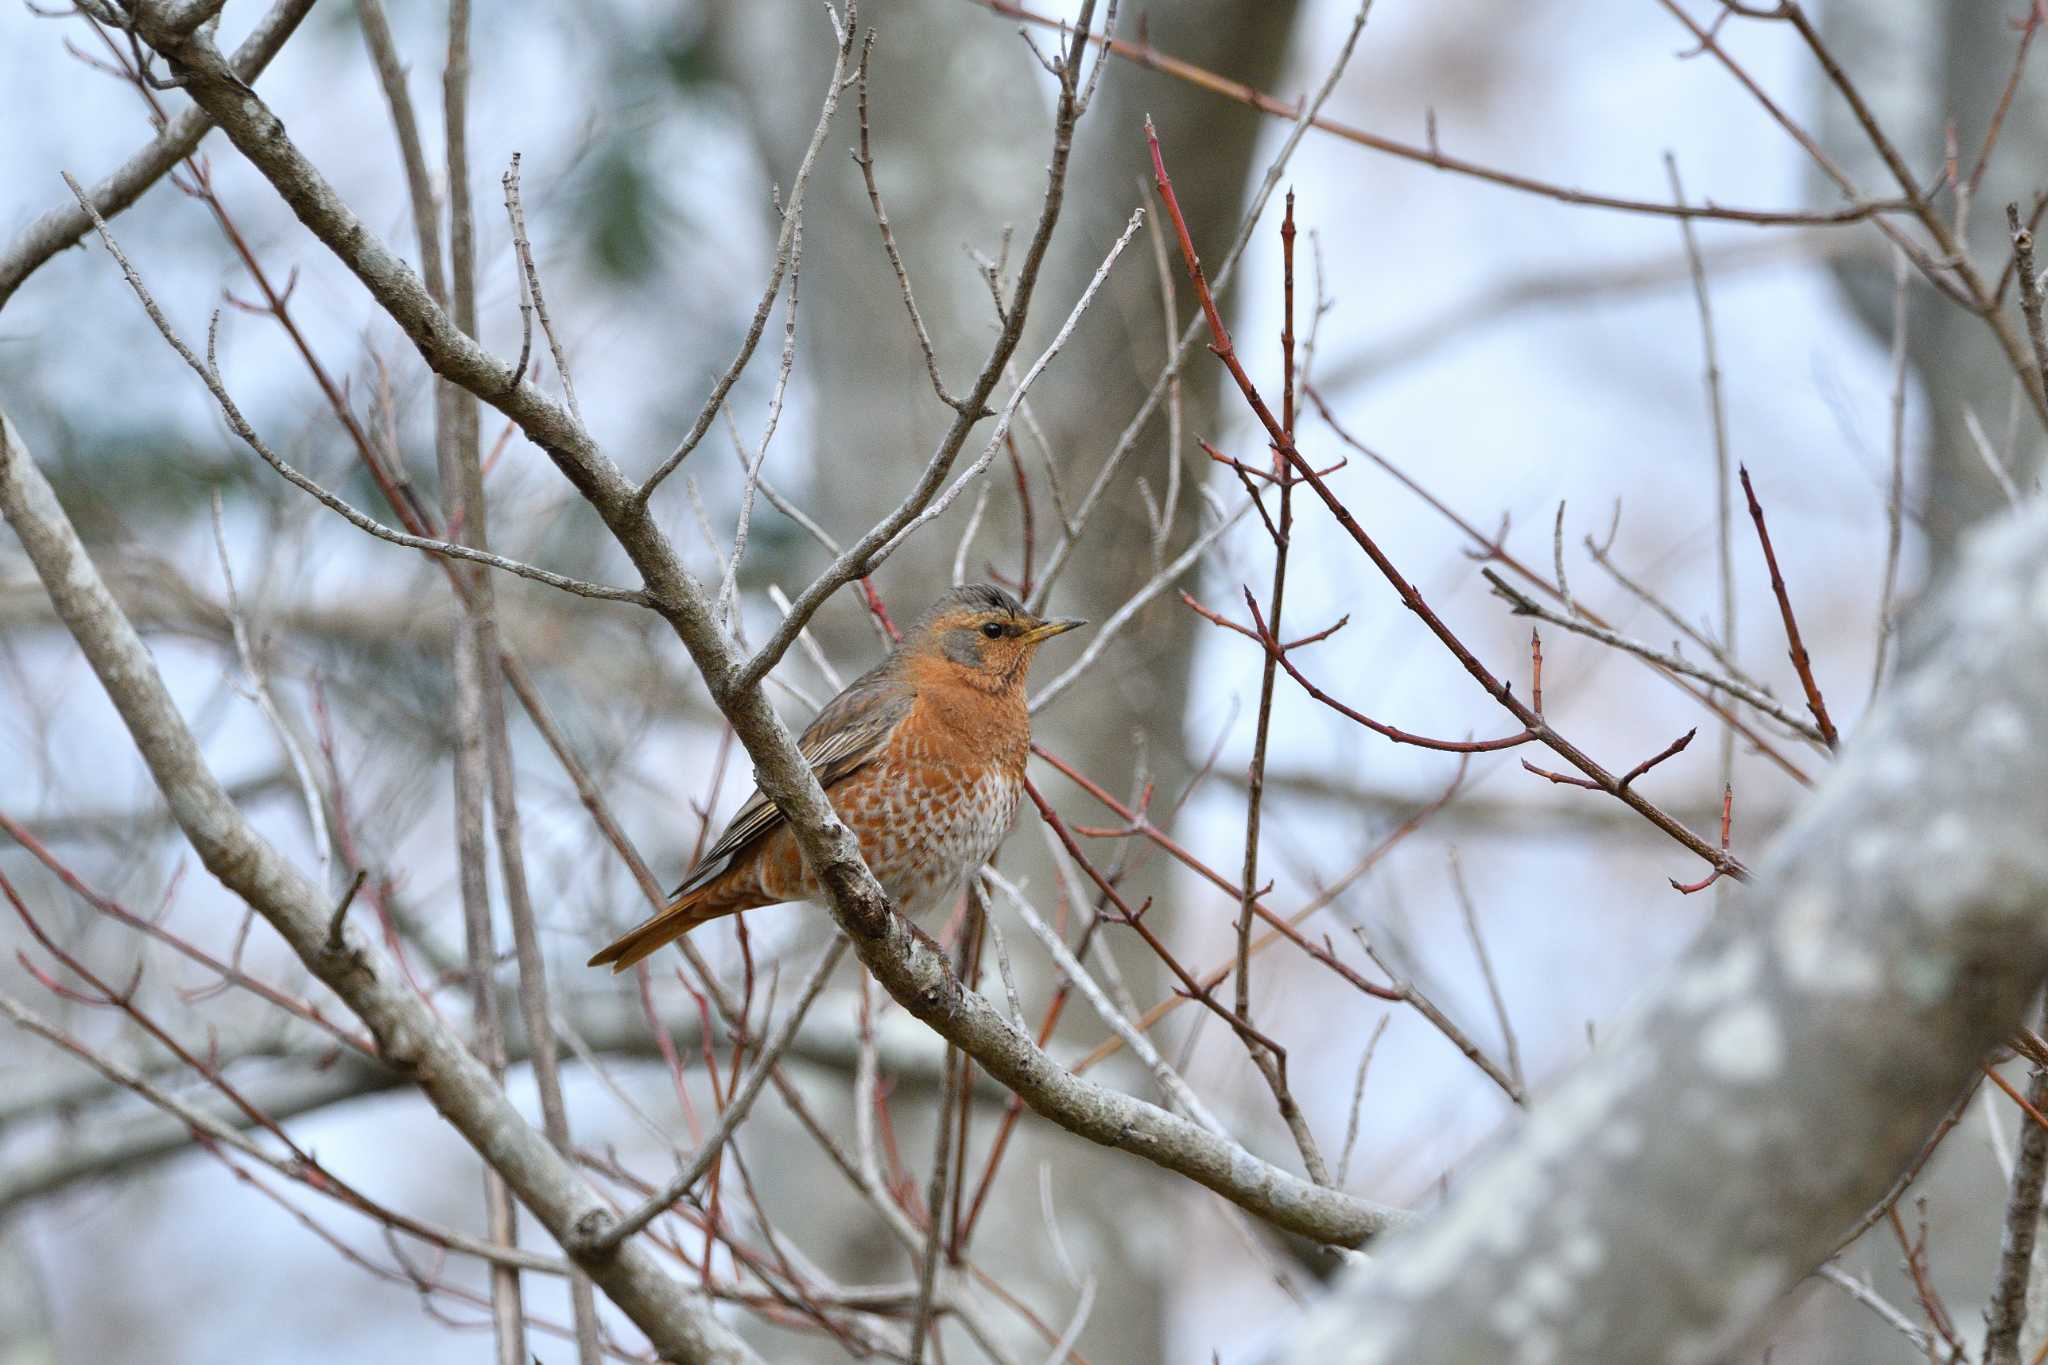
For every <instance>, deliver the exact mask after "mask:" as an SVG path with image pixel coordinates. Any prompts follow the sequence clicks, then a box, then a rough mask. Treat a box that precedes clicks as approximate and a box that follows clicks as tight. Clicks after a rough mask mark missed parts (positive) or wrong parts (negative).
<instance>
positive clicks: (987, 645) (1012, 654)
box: [903, 583, 1088, 692]
mask: <svg viewBox="0 0 2048 1365" xmlns="http://www.w3.org/2000/svg"><path fill="white" fill-rule="evenodd" d="M1087 624H1088V623H1087V622H1086V621H1077V620H1074V619H1072V618H1066V617H1062V618H1056V619H1050V620H1049V619H1047V618H1045V617H1042V616H1038V615H1035V614H1034V613H1033V612H1032V611H1031V610H1030V609H1029V608H1027V607H1025V605H1024V604H1023V603H1021V602H1019V601H1018V600H1017V599H1016V598H1014V597H1012V596H1011V595H1010V594H1009V593H1007V592H1005V591H1003V589H1001V588H998V587H996V586H995V585H994V584H991V583H966V584H962V585H961V586H960V587H957V588H955V589H953V590H952V591H951V592H949V593H947V594H946V595H945V596H944V597H941V598H940V599H939V600H938V601H936V602H934V603H933V604H932V605H931V607H930V608H928V609H927V610H926V611H925V613H924V615H923V616H921V617H919V618H918V620H917V624H916V625H914V626H912V627H911V629H910V633H909V634H908V635H906V636H905V637H904V640H903V651H904V654H905V655H906V656H907V657H908V658H909V659H911V660H914V661H915V662H916V664H917V665H918V666H919V667H922V668H930V669H938V670H943V671H944V673H946V674H949V675H951V676H952V677H954V678H955V679H957V680H959V681H962V682H966V683H969V684H971V685H973V686H975V687H978V688H980V689H981V690H983V691H985V692H1007V691H1012V690H1015V689H1018V688H1021V687H1022V686H1023V685H1024V676H1025V674H1026V673H1027V672H1028V671H1029V670H1030V667H1031V656H1032V655H1034V654H1036V653H1037V652H1038V647H1039V646H1040V645H1042V644H1044V643H1045V642H1046V641H1047V640H1050V639H1051V638H1052V637H1053V636H1055V635H1064V634H1066V633H1067V632H1068V631H1070V630H1073V629H1076V628H1077V627H1080V626H1085V625H1087Z"/></svg>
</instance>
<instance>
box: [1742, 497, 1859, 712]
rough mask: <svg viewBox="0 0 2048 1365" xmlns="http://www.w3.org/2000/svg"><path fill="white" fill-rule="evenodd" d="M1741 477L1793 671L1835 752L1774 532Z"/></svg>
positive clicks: (1808, 708)
mask: <svg viewBox="0 0 2048 1365" xmlns="http://www.w3.org/2000/svg"><path fill="white" fill-rule="evenodd" d="M1737 470H1738V472H1739V473H1740V474H1741V476H1742V495H1743V496H1744V497H1746V498H1748V499H1749V518H1750V520H1751V521H1754V522H1755V523H1756V538H1757V540H1758V542H1759V543H1761V544H1762V545H1763V547H1764V563H1765V564H1766V565H1768V566H1769V568H1770V571H1771V591H1772V592H1774V593H1776V594H1777V595H1778V611H1779V613H1780V614H1781V615H1783V616H1784V618H1785V639H1786V641H1787V642H1788V643H1789V645H1790V647H1791V654H1792V669H1793V671H1794V672H1795V673H1797V674H1798V675H1799V686H1800V687H1801V688H1803V689H1805V692H1806V709H1807V710H1809V711H1811V712H1813V723H1814V724H1815V725H1817V726H1819V727H1820V736H1821V739H1822V740H1824V741H1825V742H1826V743H1827V746H1828V748H1830V749H1833V748H1836V747H1838V746H1839V745H1840V743H1841V736H1840V735H1838V734H1836V733H1835V723H1834V721H1832V720H1830V719H1829V718H1828V707H1827V703H1826V702H1824V701H1822V700H1821V695H1820V685H1819V684H1818V683H1816V682H1814V680H1813V661H1812V660H1811V659H1809V658H1807V656H1806V645H1805V644H1804V643H1803V642H1802V641H1801V640H1800V638H1799V622H1798V620H1797V619H1795V618H1794V617H1793V615H1792V599H1791V597H1790V596H1788V595H1787V594H1786V592H1785V577H1784V575H1783V574H1781V573H1779V572H1778V555H1777V551H1775V550H1773V549H1772V548H1771V533H1770V531H1769V530H1767V529H1766V528H1765V526H1764V509H1763V505H1762V504H1761V503H1759V502H1758V501H1757V500H1756V489H1755V488H1753V487H1751V486H1750V482H1749V469H1748V467H1747V466H1737Z"/></svg>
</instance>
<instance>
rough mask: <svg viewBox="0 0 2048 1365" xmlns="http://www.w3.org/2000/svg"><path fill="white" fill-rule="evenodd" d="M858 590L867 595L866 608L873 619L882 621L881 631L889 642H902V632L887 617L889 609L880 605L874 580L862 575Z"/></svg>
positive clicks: (893, 643)
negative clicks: (871, 613) (872, 615)
mask: <svg viewBox="0 0 2048 1365" xmlns="http://www.w3.org/2000/svg"><path fill="white" fill-rule="evenodd" d="M860 590H861V592H862V593H863V594H865V595H866V597H867V600H868V610H869V611H871V612H873V613H874V617H875V619H876V620H877V621H879V622H881V623H882V632H883V633H884V634H885V635H887V636H888V637H889V643H890V644H892V645H900V644H902V643H903V632H902V631H900V630H898V629H896V623H895V622H894V621H891V620H890V619H889V609H888V608H887V607H885V606H883V605H882V595H881V594H880V593H878V592H876V591H875V581H874V580H873V579H872V578H868V577H866V576H865V575H863V576H862V578H861V580H860Z"/></svg>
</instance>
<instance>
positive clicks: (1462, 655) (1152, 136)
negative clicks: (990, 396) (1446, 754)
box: [1145, 120, 1749, 881]
mask: <svg viewBox="0 0 2048 1365" xmlns="http://www.w3.org/2000/svg"><path fill="white" fill-rule="evenodd" d="M1145 140H1146V142H1147V144H1148V145H1149V147H1150V148H1151V152H1152V169H1153V172H1154V175H1155V176H1156V178H1157V182H1158V186H1159V197H1160V199H1161V200H1162V201H1163V202H1164V203H1165V205H1166V211H1167V214H1168V216H1170V217H1171V218H1172V219H1173V228H1174V232H1175V234H1176V235H1177V236H1178V237H1179V239H1180V249H1181V257H1182V259H1183V260H1184V261H1185V262H1186V264H1187V270H1188V278H1189V280H1190V281H1192V282H1193V284H1194V287H1195V294H1196V297H1197V298H1199V299H1200V300H1201V304H1202V312H1203V315H1204V316H1205V317H1206V318H1207V320H1208V323H1209V333H1210V336H1211V337H1212V338H1213V340H1212V342H1211V344H1210V347H1209V349H1210V350H1211V351H1213V352H1215V354H1216V358H1217V359H1218V360H1221V361H1222V362H1223V365H1224V368H1226V369H1227V370H1229V371H1230V377H1231V378H1232V379H1233V380H1234V381H1236V383H1237V387H1238V390H1239V391H1240V392H1241V393H1242V394H1243V395H1244V399H1245V402H1246V403H1247V404H1249V405H1250V407H1251V410H1252V412H1253V414H1254V415H1255V416H1257V417H1258V419H1259V422H1260V424H1261V425H1262V426H1264V427H1265V429H1266V435H1267V438H1268V439H1269V440H1270V441H1271V442H1272V445H1273V448H1274V449H1275V450H1276V451H1277V452H1278V453H1279V454H1280V455H1281V456H1282V457H1283V458H1284V459H1285V460H1286V461H1287V462H1288V463H1289V464H1291V465H1293V466H1294V468H1295V471H1296V472H1297V473H1299V474H1300V475H1301V478H1302V480H1303V481H1304V482H1306V483H1307V484H1308V486H1309V487H1310V488H1312V489H1314V490H1315V493H1316V496H1317V497H1318V498H1320V499H1321V500H1322V502H1323V505H1324V506H1325V507H1327V508H1328V509H1329V511H1330V515H1331V516H1333V517H1335V518H1336V519H1337V524H1338V525H1339V526H1341V527H1343V528H1344V531H1345V533H1346V534H1348V535H1349V536H1350V537H1351V539H1352V540H1353V541H1354V542H1355V543H1356V544H1357V545H1358V547H1359V549H1361V550H1363V551H1364V552H1365V554H1366V557H1367V558H1369V559H1371V560H1372V562H1373V565H1374V566H1375V567H1376V568H1378V569H1379V571H1380V573H1381V574H1382V575H1383V576H1384V577H1385V578H1386V580H1387V582H1388V583H1389V584H1391V585H1392V586H1393V588H1394V591H1395V592H1396V593H1397V594H1399V595H1400V598H1401V601H1402V604H1403V605H1405V606H1406V607H1407V608H1408V609H1409V610H1410V611H1412V612H1414V613H1415V614H1416V616H1417V617H1419V618H1421V620H1422V623H1423V624H1424V625H1425V626H1427V627H1428V628H1429V631H1430V633H1431V634H1432V635H1435V636H1436V638H1437V639H1438V640H1439V641H1440V642H1441V643H1442V644H1443V646H1444V648H1445V649H1447V650H1449V651H1450V652H1451V656H1452V657H1453V658H1455V659H1456V660H1457V661H1458V662H1459V664H1461V665H1462V666H1463V667H1464V669H1465V671H1466V672H1467V673H1469V674H1471V675H1472V678H1473V679H1474V681H1476V682H1478V684H1479V685H1480V686H1481V687H1483V688H1485V689H1486V691H1487V693H1488V694H1489V695H1491V696H1492V697H1493V699H1494V700H1495V701H1496V702H1498V703H1499V704H1500V705H1501V707H1502V708H1503V709H1505V710H1506V711H1507V712H1508V714H1510V715H1512V716H1513V717H1514V718H1515V719H1516V720H1519V721H1520V722H1522V725H1523V728H1524V729H1527V730H1529V731H1531V732H1533V733H1534V734H1535V736H1536V738H1537V739H1538V740H1540V741H1541V742H1542V743H1543V744H1545V745H1547V746H1548V747H1549V748H1550V749H1551V750H1552V751H1553V752H1555V753H1556V754H1557V755H1558V756H1559V757H1561V758H1563V759H1564V760H1565V761H1566V762H1567V763H1570V764H1571V765H1572V766H1573V767H1574V768H1577V769H1578V770H1579V771H1580V772H1582V773H1584V774H1585V775H1586V776H1587V777H1590V778H1592V779H1593V781H1594V782H1595V783H1597V784H1598V785H1599V787H1600V789H1601V790H1602V791H1605V792H1607V793H1609V794H1610V795H1612V796H1614V797H1616V798H1617V799H1618V800H1620V801H1621V802H1622V803H1623V804H1625V805H1627V806H1628V807H1629V808H1630V809H1631V810H1633V811H1635V812H1636V813H1637V814H1639V815H1641V816H1642V817H1643V818H1644V819H1646V820H1648V821H1649V822H1650V823H1651V824H1653V825H1655V826H1656V827H1657V828H1659V829H1661V830H1663V831H1664V832H1665V833H1666V834H1668V835H1670V836H1671V837H1672V838H1673V839H1676V840H1677V841H1678V842H1679V843H1681V844H1683V845H1684V846H1685V847H1686V848H1688V849H1690V850H1691V851H1692V852H1693V853H1694V854H1696V855H1698V856H1699V857H1700V858H1702V859H1705V860H1706V862H1707V863H1708V865H1709V866H1711V867H1713V868H1714V869H1715V871H1716V872H1717V873H1721V874H1724V875H1727V876H1732V877H1734V878H1736V879H1737V880H1738V881H1747V880H1748V879H1749V870H1748V869H1747V868H1746V867H1744V866H1743V865H1742V863H1741V862H1740V861H1739V860H1737V859H1735V858H1734V857H1732V856H1731V855H1730V854H1729V853H1728V851H1727V849H1725V848H1722V849H1718V850H1717V849H1715V848H1714V847H1713V846H1712V845H1711V844H1709V843H1707V841H1706V840H1704V839H1702V838H1701V837H1700V836H1699V835H1697V834H1695V833H1694V832H1693V831H1691V830H1690V829H1687V828H1686V827H1685V825H1683V824H1682V823H1680V822H1679V821H1678V820H1677V819H1675V818H1673V817H1672V816H1671V815H1669V814H1668V813H1666V812H1665V811H1663V810H1662V809H1660V808H1659V807H1658V806H1656V805H1655V804H1653V803H1652V802H1649V801H1646V800H1644V799H1643V798H1642V797H1641V796H1640V795H1638V794H1637V793H1636V791H1635V790H1634V789H1633V788H1631V787H1624V786H1622V785H1621V782H1620V780H1619V779H1617V778H1616V777H1615V776H1614V775H1613V774H1612V773H1609V772H1608V771H1607V770H1606V769H1605V768H1603V767H1601V766H1600V765H1599V764H1598V763H1595V762H1594V761H1593V759H1592V758H1591V757H1589V756H1588V755H1587V754H1586V753H1585V752H1584V751H1583V750H1581V749H1579V747H1578V746H1577V745H1574V744H1572V743H1570V742H1569V741H1567V740H1565V739H1564V738H1562V737H1561V736H1559V735H1558V734H1556V733H1555V732H1554V731H1552V730H1551V729H1550V727H1549V726H1548V725H1547V724H1545V722H1544V720H1543V717H1542V716H1540V715H1538V714H1537V713H1536V712H1535V711H1534V710H1533V709H1531V708H1530V707H1529V706H1528V705H1527V704H1525V703H1524V702H1523V701H1521V700H1520V699H1519V698H1517V697H1516V696H1515V695H1514V693H1513V689H1512V688H1511V687H1510V686H1509V685H1508V684H1507V683H1505V682H1503V681H1501V680H1500V679H1499V678H1496V677H1495V676H1494V675H1493V674H1492V673H1491V672H1489V671H1488V670H1487V667H1486V665H1485V664H1483V663H1481V662H1480V661H1479V658H1478V656H1477V655H1475V654H1473V653H1472V651H1471V650H1470V649H1469V648H1467V647H1466V645H1465V642H1464V641H1463V640H1461V639H1459V638H1458V636H1457V634H1456V633H1455V632H1453V631H1452V630H1451V628H1450V627H1449V626H1447V625H1445V624H1444V622H1443V620H1442V618H1440V617H1439V616H1438V615H1437V614H1436V613H1435V612H1434V611H1433V610H1431V609H1430V606H1429V604H1428V603H1427V602H1425V601H1424V600H1423V597H1422V594H1421V592H1419V591H1418V590H1417V589H1416V587H1415V585H1414V584H1413V583H1411V582H1409V581H1408V580H1407V579H1406V578H1404V577H1402V575H1401V572H1400V570H1399V569H1397V568H1396V567H1395V566H1394V562H1393V561H1392V560H1391V559H1389V558H1388V557H1387V555H1386V552H1385V551H1383V550H1381V549H1380V547H1379V545H1378V543H1377V542H1375V541H1374V540H1373V538H1372V537H1371V536H1369V535H1367V534H1366V532H1365V528H1364V527H1362V526H1360V525H1359V524H1358V519H1357V518H1356V517H1354V516H1352V515H1351V510H1350V509H1349V508H1348V507H1346V506H1345V505H1344V503H1343V501H1342V500H1341V499H1339V498H1338V497H1337V495H1336V494H1335V493H1334V492H1332V491H1331V489H1330V486H1329V484H1327V483H1326V482H1324V481H1323V479H1322V477H1321V476H1320V475H1319V474H1317V473H1316V471H1315V468H1314V466H1312V465H1311V464H1310V463H1309V462H1308V461H1307V460H1305V459H1303V458H1302V455H1301V452H1300V451H1299V450H1297V449H1295V446H1294V440H1293V438H1292V437H1291V436H1290V435H1289V434H1288V433H1287V431H1286V430H1285V429H1284V428H1283V427H1282V426H1281V425H1280V423H1279V421H1278V420H1277V419H1275V417H1274V416H1273V413H1272V410H1271V409H1269V408H1268V407H1267V406H1266V401H1265V399H1264V398H1262V397H1261V396H1260V395H1259V390H1258V387H1257V386H1256V385H1254V384H1253V383H1252V381H1251V376H1249V375H1247V374H1246V373H1245V369H1244V365H1243V364H1242V363H1241V362H1240V361H1239V360H1238V358H1237V351H1236V348H1235V347H1234V346H1232V344H1231V340H1230V332H1229V329H1228V328H1226V327H1225V326H1224V325H1223V317H1222V315H1221V314H1220V313H1219V312H1217V309H1216V298H1215V295H1214V294H1213V293H1211V292H1210V289H1209V281H1208V279H1207V277H1206V276H1205V275H1204V274H1203V272H1202V264H1201V261H1200V259H1199V258H1198V257H1197V256H1196V255H1195V244H1194V240H1193V238H1192V237H1191V236H1190V235H1189V233H1188V224H1187V218H1186V217H1185V216H1184V215H1183V214H1182V213H1181V208H1180V201H1179V199H1178V198H1177V197H1176V196H1175V194H1174V192H1173V182H1172V180H1171V179H1169V178H1168V176H1167V174H1166V161H1165V158H1164V156H1163V155H1162V154H1161V153H1160V150H1159V134H1158V132H1157V130H1156V129H1154V128H1153V127H1152V125H1151V122H1150V121H1149V120H1148V121H1147V122H1146V125H1145Z"/></svg>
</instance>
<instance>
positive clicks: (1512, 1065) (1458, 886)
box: [1354, 847, 1529, 1107]
mask: <svg viewBox="0 0 2048 1365" xmlns="http://www.w3.org/2000/svg"><path fill="white" fill-rule="evenodd" d="M1447 856H1448V858H1449V861H1450V866H1451V890H1452V891H1454V892H1455V893H1456V894H1457V897H1458V909H1459V912H1460V913H1461V914H1462V915H1463V916H1464V919H1465V935H1466V937H1468V938H1470V939H1471V940H1472V952H1473V955H1474V956H1476V957H1477V958H1478V959H1479V973H1480V975H1481V976H1483V977H1484V978H1485V979H1486V994H1487V998H1488V999H1490V1000H1492V1001H1493V1017H1494V1020H1495V1021H1496V1022H1497V1023H1499V1025H1500V1036H1501V1044H1502V1046H1504V1047H1505V1048H1506V1049H1507V1059H1508V1075H1510V1076H1512V1077H1513V1078H1514V1081H1515V1088H1516V1089H1517V1090H1520V1091H1522V1092H1523V1093H1524V1094H1526V1093H1528V1088H1529V1087H1528V1081H1527V1079H1526V1078H1524V1076H1523V1075H1522V1046H1521V1044H1520V1043H1519V1042H1517V1041H1516V1039H1515V1026H1514V1024H1513V1023H1512V1022H1510V1021H1509V1019H1508V1006H1507V1001H1506V1000H1504V999H1503V998H1502V997H1501V993H1500V981H1499V979H1498V978H1496V977H1495V976H1494V974H1493V959H1492V958H1491V957H1489V956H1488V955H1487V952H1486V940H1485V938H1484V937H1482V936H1481V934H1480V932H1479V912H1478V911H1476V910H1474V909H1473V908H1472V893H1471V892H1470V891H1468V890H1466V888H1465V867H1464V864H1463V863H1462V862H1461V861H1460V860H1459V858H1458V850H1457V849H1456V848H1455V847H1453V848H1452V849H1451V850H1450V852H1449V854H1448V855H1447ZM1371 1058H1372V1053H1371V1052H1370V1051H1369V1050H1368V1051H1367V1053H1366V1060H1367V1061H1370V1060H1371ZM1364 1077H1365V1068H1364V1066H1363V1065H1361V1066H1360V1067H1359V1086H1360V1088H1363V1087H1364V1084H1365V1079H1364ZM1354 1107H1355V1106H1354Z"/></svg>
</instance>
